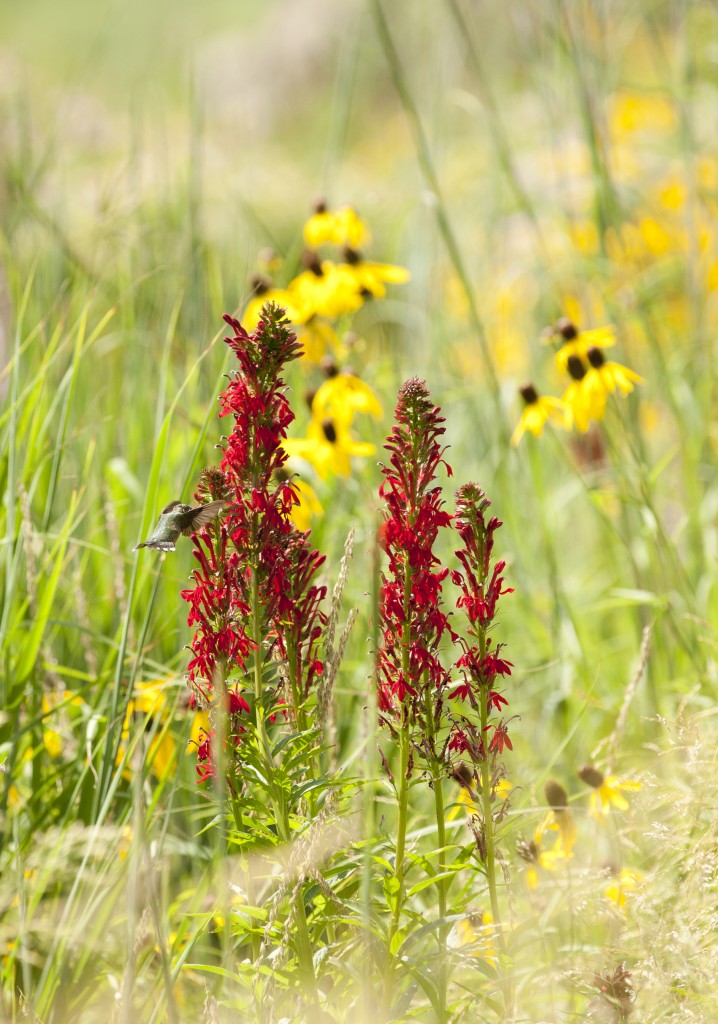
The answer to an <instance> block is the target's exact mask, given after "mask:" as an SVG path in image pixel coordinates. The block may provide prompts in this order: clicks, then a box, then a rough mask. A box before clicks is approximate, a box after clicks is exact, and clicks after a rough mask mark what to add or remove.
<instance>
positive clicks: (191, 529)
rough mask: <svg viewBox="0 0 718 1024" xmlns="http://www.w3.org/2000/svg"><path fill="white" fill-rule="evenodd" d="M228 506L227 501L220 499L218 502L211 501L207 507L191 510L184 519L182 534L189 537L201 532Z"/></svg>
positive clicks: (200, 506)
mask: <svg viewBox="0 0 718 1024" xmlns="http://www.w3.org/2000/svg"><path fill="white" fill-rule="evenodd" d="M226 504H227V502H226V501H225V499H224V498H220V499H219V500H218V501H210V502H209V503H208V504H207V505H198V506H197V508H192V509H190V510H189V512H186V513H185V514H184V516H183V517H182V533H183V534H184V535H185V537H189V535H190V534H191V533H196V532H197V530H201V529H202V527H203V526H206V525H207V523H211V522H212V520H213V519H214V518H215V516H218V515H219V513H220V510H221V509H223V508H224V506H225V505H226Z"/></svg>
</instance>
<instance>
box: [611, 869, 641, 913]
mask: <svg viewBox="0 0 718 1024" xmlns="http://www.w3.org/2000/svg"><path fill="white" fill-rule="evenodd" d="M643 881H644V876H643V875H642V874H641V873H640V871H632V870H630V868H622V869H621V871H620V872H619V873H618V875H617V877H616V878H615V879H614V880H613V881H612V882H611V884H610V885H608V886H606V888H605V889H604V890H603V895H604V896H605V897H606V899H607V900H610V901H611V903H615V904H616V906H617V907H618V908H619V909H620V910H623V908H624V907H625V906H626V900H627V899H630V897H631V896H632V895H633V894H634V893H635V892H636V890H637V889H640V887H641V885H642V884H643Z"/></svg>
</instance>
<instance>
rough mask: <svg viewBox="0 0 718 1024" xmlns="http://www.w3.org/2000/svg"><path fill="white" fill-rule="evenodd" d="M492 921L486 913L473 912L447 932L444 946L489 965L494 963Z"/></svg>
mask: <svg viewBox="0 0 718 1024" xmlns="http://www.w3.org/2000/svg"><path fill="white" fill-rule="evenodd" d="M495 930H496V929H495V928H494V919H493V917H492V916H491V914H490V913H489V912H488V911H487V910H484V911H475V912H474V913H473V914H468V915H467V916H466V917H462V918H461V919H460V920H459V921H457V922H456V923H455V924H454V926H453V928H452V929H451V931H450V932H449V934H448V936H447V939H446V944H447V946H448V947H449V949H464V948H465V947H467V946H469V947H471V948H470V949H469V950H468V952H470V953H471V955H472V956H475V957H477V958H478V959H480V960H487V961H488V962H489V963H494V962H495V961H496V949H495V947H494V943H493V937H494V932H495Z"/></svg>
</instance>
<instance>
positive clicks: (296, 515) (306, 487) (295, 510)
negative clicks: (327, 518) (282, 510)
mask: <svg viewBox="0 0 718 1024" xmlns="http://www.w3.org/2000/svg"><path fill="white" fill-rule="evenodd" d="M292 488H293V490H295V491H296V493H297V496H298V497H299V504H298V505H293V506H292V511H291V512H290V518H291V520H292V522H293V523H294V525H295V526H296V528H297V529H298V530H301V531H302V533H304V532H305V531H306V530H308V529H309V528H310V527H311V525H312V518H313V517H316V516H321V515H323V514H324V508H323V506H322V503H321V501H320V500H319V498H318V497H317V494H316V491H315V490H314V488H313V487H312V485H311V484H308V483H307V482H306V480H300V479H298V478H296V477H295V478H294V479H293V480H292Z"/></svg>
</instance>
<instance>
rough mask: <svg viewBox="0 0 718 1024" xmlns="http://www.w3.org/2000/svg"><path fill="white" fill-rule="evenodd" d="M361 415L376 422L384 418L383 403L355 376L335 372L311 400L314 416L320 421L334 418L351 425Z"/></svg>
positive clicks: (336, 420)
mask: <svg viewBox="0 0 718 1024" xmlns="http://www.w3.org/2000/svg"><path fill="white" fill-rule="evenodd" d="M358 412H365V413H368V414H369V415H370V416H374V417H375V418H376V419H380V418H381V415H382V409H381V404H380V402H379V399H378V398H377V396H376V395H375V394H374V392H373V391H372V389H371V388H370V387H369V385H368V384H366V383H365V382H364V381H363V380H361V378H360V377H357V376H355V375H354V374H353V373H345V372H341V373H332V375H331V376H330V377H329V378H328V379H327V380H325V381H324V383H323V384H322V385H321V386H320V387H319V389H318V390H317V392H316V394H315V395H314V398H313V399H312V416H314V417H315V418H316V419H318V420H324V419H327V418H330V419H333V420H334V421H335V422H336V423H346V424H347V425H349V424H351V422H352V421H353V419H354V415H355V414H356V413H358Z"/></svg>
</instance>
